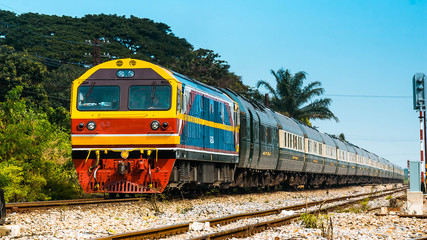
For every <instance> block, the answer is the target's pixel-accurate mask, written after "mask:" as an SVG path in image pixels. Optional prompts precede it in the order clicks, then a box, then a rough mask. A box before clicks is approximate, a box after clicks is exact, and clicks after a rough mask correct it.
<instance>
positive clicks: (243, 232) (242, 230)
mask: <svg viewBox="0 0 427 240" xmlns="http://www.w3.org/2000/svg"><path fill="white" fill-rule="evenodd" d="M404 190H405V189H398V190H395V191H392V192H387V193H381V194H379V195H375V196H371V198H373V199H375V198H380V197H382V196H386V195H389V194H393V193H396V192H400V191H404ZM360 201H361V200H360V199H358V200H353V201H348V202H345V203H341V204H337V205H334V206H329V207H325V208H323V209H319V210H311V211H307V212H306V213H308V214H314V213H316V212H329V211H332V210H334V209H337V208H342V207H346V206H349V205H353V204H356V203H359V202H360ZM301 215H302V213H297V214H293V215H290V216H286V217H282V218H278V219H274V220H270V221H265V222H260V223H255V224H250V225H246V226H243V227H238V228H234V229H229V230H225V231H221V232H217V233H212V234H207V235H203V236H200V237H195V238H192V240H205V239H228V238H233V237H236V238H242V237H248V236H251V235H253V234H256V233H260V232H262V231H265V230H266V229H268V228H272V227H279V226H283V225H285V224H289V223H291V222H292V221H294V220H296V219H298V218H300V217H301Z"/></svg>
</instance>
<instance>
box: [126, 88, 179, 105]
mask: <svg viewBox="0 0 427 240" xmlns="http://www.w3.org/2000/svg"><path fill="white" fill-rule="evenodd" d="M170 107H171V88H170V86H165V85H157V86H156V85H152V86H147V85H141V86H131V87H130V88H129V109H130V110H168V109H170Z"/></svg>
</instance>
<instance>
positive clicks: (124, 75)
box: [116, 70, 135, 78]
mask: <svg viewBox="0 0 427 240" xmlns="http://www.w3.org/2000/svg"><path fill="white" fill-rule="evenodd" d="M116 76H117V77H119V78H131V77H133V76H135V72H134V71H133V70H119V71H117V72H116Z"/></svg>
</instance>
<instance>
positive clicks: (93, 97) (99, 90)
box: [77, 83, 120, 110]
mask: <svg viewBox="0 0 427 240" xmlns="http://www.w3.org/2000/svg"><path fill="white" fill-rule="evenodd" d="M119 93H120V88H119V87H118V86H96V85H95V83H92V84H91V85H90V86H81V87H79V90H78V94H77V96H78V100H77V109H79V110H118V109H119V106H120V104H119V99H120V97H119Z"/></svg>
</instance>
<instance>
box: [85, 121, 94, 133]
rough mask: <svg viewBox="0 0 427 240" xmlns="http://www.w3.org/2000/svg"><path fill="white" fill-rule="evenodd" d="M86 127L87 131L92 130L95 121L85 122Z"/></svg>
mask: <svg viewBox="0 0 427 240" xmlns="http://www.w3.org/2000/svg"><path fill="white" fill-rule="evenodd" d="M86 127H87V129H88V130H89V131H93V130H95V128H96V123H95V122H94V121H89V122H87V125H86Z"/></svg>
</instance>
